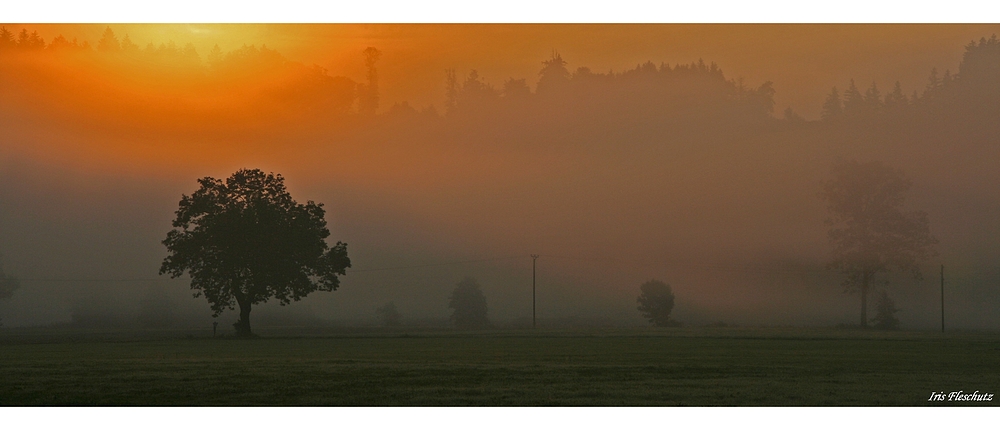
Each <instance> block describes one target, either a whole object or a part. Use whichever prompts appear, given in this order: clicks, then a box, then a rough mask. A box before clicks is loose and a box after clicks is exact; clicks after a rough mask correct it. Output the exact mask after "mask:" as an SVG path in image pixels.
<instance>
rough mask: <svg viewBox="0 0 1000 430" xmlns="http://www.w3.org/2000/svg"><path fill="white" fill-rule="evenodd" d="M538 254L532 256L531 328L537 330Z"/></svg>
mask: <svg viewBox="0 0 1000 430" xmlns="http://www.w3.org/2000/svg"><path fill="white" fill-rule="evenodd" d="M536 261H538V254H531V328H532V329H534V328H535V262H536Z"/></svg>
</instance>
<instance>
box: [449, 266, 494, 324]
mask: <svg viewBox="0 0 1000 430" xmlns="http://www.w3.org/2000/svg"><path fill="white" fill-rule="evenodd" d="M448 307H450V308H451V309H453V312H452V314H451V320H452V322H454V323H455V327H458V328H461V329H483V328H489V327H490V320H489V318H487V316H486V296H485V295H483V291H482V290H481V289H479V283H478V282H476V280H475V279H472V278H465V279H463V280H462V282H459V283H458V285H457V286H456V287H455V290H454V291H452V292H451V299H450V300H449V301H448Z"/></svg>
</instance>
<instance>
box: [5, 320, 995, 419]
mask: <svg viewBox="0 0 1000 430" xmlns="http://www.w3.org/2000/svg"><path fill="white" fill-rule="evenodd" d="M259 332H260V337H257V338H255V339H249V340H240V339H235V338H232V337H221V336H220V337H214V338H213V337H212V336H211V333H210V332H209V333H207V334H206V333H204V332H193V333H192V332H186V333H185V332H180V331H177V332H171V331H164V332H130V331H118V332H109V331H82V330H72V329H7V330H5V331H2V332H0V405H330V406H332V405H501V406H506V405H592V406H600V405H661V406H663V405H748V406H764V405H915V406H929V405H942V406H960V405H961V406H965V405H995V404H997V403H998V402H1000V399H997V400H994V401H990V402H985V401H984V402H955V401H943V402H929V401H928V398H929V397H930V395H931V393H932V392H942V391H944V392H951V391H959V390H962V391H964V392H967V393H970V392H973V391H976V390H978V391H979V392H980V393H982V392H988V393H995V392H996V391H998V388H1000V367H998V366H997V365H996V364H997V356H998V353H1000V335H998V334H996V333H985V332H978V333H977V332H968V333H949V334H941V333H935V332H871V331H856V330H837V329H793V328H731V327H730V328H672V329H652V328H649V329H638V328H636V329H577V330H536V331H533V330H526V329H521V330H497V331H484V332H458V331H450V330H443V329H439V330H432V329H423V330H421V329H397V330H373V329H369V330H360V329H359V330H349V329H328V330H323V329H313V330H308V331H307V330H300V329H266V328H264V329H260V330H259Z"/></svg>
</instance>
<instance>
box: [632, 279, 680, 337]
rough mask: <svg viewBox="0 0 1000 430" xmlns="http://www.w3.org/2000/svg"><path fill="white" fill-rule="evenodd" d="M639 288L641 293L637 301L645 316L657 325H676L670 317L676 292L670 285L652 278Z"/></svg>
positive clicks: (640, 310)
mask: <svg viewBox="0 0 1000 430" xmlns="http://www.w3.org/2000/svg"><path fill="white" fill-rule="evenodd" d="M639 290H640V291H641V293H640V294H639V298H638V299H636V302H638V303H639V308H638V309H639V312H641V313H642V316H643V317H644V318H646V319H647V320H649V322H650V323H652V324H653V325H655V326H657V327H669V326H672V325H676V322H674V321H673V320H671V319H670V312H672V311H673V310H674V293H673V291H672V290H671V289H670V285H668V284H665V283H663V281H658V280H656V279H652V280H649V281H646V282H645V283H643V284H642V285H640V286H639Z"/></svg>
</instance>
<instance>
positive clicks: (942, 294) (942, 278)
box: [941, 264, 944, 333]
mask: <svg viewBox="0 0 1000 430" xmlns="http://www.w3.org/2000/svg"><path fill="white" fill-rule="evenodd" d="M941 333H944V264H942V265H941Z"/></svg>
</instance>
